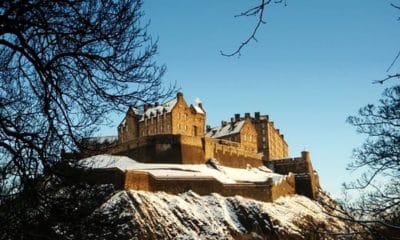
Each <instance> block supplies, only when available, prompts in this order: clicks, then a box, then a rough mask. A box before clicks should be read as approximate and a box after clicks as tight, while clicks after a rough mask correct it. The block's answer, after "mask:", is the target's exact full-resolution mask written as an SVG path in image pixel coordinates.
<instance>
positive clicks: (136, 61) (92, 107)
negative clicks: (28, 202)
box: [0, 0, 173, 225]
mask: <svg viewBox="0 0 400 240" xmlns="http://www.w3.org/2000/svg"><path fill="white" fill-rule="evenodd" d="M141 6H142V1H141V0H121V1H112V0H102V1H96V0H55V1H53V0H3V1H0V79H1V80H0V81H1V82H0V194H1V195H0V207H2V206H3V205H2V204H4V203H5V202H7V201H8V200H10V199H12V198H13V196H15V195H17V194H19V195H21V192H23V191H28V190H29V189H33V192H34V193H35V194H36V195H37V196H36V195H35V196H36V197H38V198H40V194H41V193H43V192H42V191H38V189H37V184H36V182H37V180H38V179H39V178H40V177H41V176H42V175H43V173H46V172H51V171H52V170H53V169H54V168H53V166H54V165H55V164H56V163H57V162H58V161H59V160H60V152H61V151H62V150H66V151H71V150H74V149H77V147H78V142H79V139H81V138H82V137H84V136H87V135H88V134H90V133H91V132H93V130H95V129H96V127H97V126H99V124H101V123H103V122H104V120H105V118H106V116H107V114H109V113H111V112H113V111H116V110H121V109H122V108H125V107H126V106H131V105H137V104H139V103H142V102H146V101H155V100H157V99H160V98H164V97H166V96H169V95H170V94H171V91H173V87H170V86H165V85H164V84H163V82H162V81H161V77H162V76H163V74H164V72H165V66H163V65H158V64H156V62H155V61H154V60H153V57H154V55H155V54H156V53H157V44H156V42H154V41H153V40H152V39H151V37H150V36H149V35H148V34H147V31H146V29H147V24H142V23H141V20H142V17H143V12H142V11H141ZM43 186H44V185H43ZM31 197H32V198H33V197H34V196H31ZM0 212H1V211H0ZM0 220H4V221H5V220H7V217H6V216H4V215H2V214H0ZM2 223H3V222H2V221H0V225H2Z"/></svg>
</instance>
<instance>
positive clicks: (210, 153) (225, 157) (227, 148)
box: [204, 138, 263, 168]
mask: <svg viewBox="0 0 400 240" xmlns="http://www.w3.org/2000/svg"><path fill="white" fill-rule="evenodd" d="M204 142H205V143H204V146H205V158H206V160H208V159H211V158H215V159H217V160H218V162H219V163H220V164H221V165H223V166H228V167H236V168H246V167H247V166H248V165H251V166H253V167H259V166H262V165H263V161H262V160H261V159H262V156H261V154H257V153H253V152H248V151H244V150H243V149H242V148H241V147H240V144H239V143H236V142H232V141H226V140H221V139H213V138H205V139H204Z"/></svg>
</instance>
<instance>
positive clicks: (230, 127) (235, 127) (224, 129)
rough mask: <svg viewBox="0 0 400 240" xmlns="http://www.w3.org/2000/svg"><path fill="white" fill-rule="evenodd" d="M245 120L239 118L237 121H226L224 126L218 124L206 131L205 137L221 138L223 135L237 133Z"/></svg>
mask: <svg viewBox="0 0 400 240" xmlns="http://www.w3.org/2000/svg"><path fill="white" fill-rule="evenodd" d="M244 122H245V120H241V121H238V122H234V123H233V124H232V123H227V124H226V125H225V126H219V127H215V128H212V129H211V130H210V131H208V132H207V133H206V135H205V136H206V137H211V138H221V137H225V136H229V135H232V134H236V133H239V132H240V130H241V129H242V127H243V125H244Z"/></svg>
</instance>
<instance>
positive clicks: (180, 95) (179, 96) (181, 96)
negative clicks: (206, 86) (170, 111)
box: [176, 92, 183, 101]
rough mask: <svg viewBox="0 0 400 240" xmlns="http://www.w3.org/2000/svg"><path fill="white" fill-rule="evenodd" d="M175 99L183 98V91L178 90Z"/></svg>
mask: <svg viewBox="0 0 400 240" xmlns="http://www.w3.org/2000/svg"><path fill="white" fill-rule="evenodd" d="M176 99H177V100H178V101H181V100H183V93H182V92H178V93H177V94H176Z"/></svg>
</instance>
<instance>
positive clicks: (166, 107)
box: [140, 98, 177, 121]
mask: <svg viewBox="0 0 400 240" xmlns="http://www.w3.org/2000/svg"><path fill="white" fill-rule="evenodd" d="M176 103H177V99H176V98H174V99H172V100H170V101H168V102H166V103H164V104H161V105H158V106H154V107H149V108H148V109H147V110H146V111H145V112H144V113H143V115H142V117H141V119H140V121H143V120H144V118H145V116H146V117H151V116H152V115H153V116H156V115H157V113H159V114H162V113H164V112H167V113H169V112H171V111H172V109H173V108H174V106H175V105H176Z"/></svg>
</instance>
